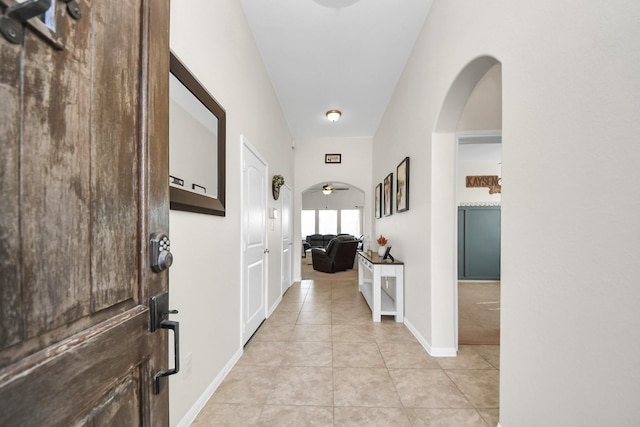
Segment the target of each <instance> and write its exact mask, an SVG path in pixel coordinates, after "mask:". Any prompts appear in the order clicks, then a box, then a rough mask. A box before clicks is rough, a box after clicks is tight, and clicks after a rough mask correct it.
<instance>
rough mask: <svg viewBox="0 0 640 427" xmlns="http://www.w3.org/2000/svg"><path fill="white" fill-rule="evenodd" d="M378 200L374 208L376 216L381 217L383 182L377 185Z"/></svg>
mask: <svg viewBox="0 0 640 427" xmlns="http://www.w3.org/2000/svg"><path fill="white" fill-rule="evenodd" d="M375 197H376V201H375V205H374V209H375V211H376V218H380V217H381V216H382V183H380V184H378V185H376V196H375Z"/></svg>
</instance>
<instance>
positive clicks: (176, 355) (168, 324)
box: [153, 313, 180, 394]
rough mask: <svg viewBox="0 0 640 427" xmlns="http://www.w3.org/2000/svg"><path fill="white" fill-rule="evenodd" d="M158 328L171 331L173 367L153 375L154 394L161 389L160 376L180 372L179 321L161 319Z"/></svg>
mask: <svg viewBox="0 0 640 427" xmlns="http://www.w3.org/2000/svg"><path fill="white" fill-rule="evenodd" d="M167 314H168V313H167ZM160 328H162V329H170V330H172V331H173V360H174V367H173V369H163V370H162V371H158V372H157V373H156V374H155V375H154V376H153V381H154V388H153V391H154V393H155V394H158V393H160V389H161V383H160V381H161V380H162V378H164V377H168V376H169V375H174V374H177V373H178V372H180V323H179V322H176V321H174V320H163V321H162V322H160Z"/></svg>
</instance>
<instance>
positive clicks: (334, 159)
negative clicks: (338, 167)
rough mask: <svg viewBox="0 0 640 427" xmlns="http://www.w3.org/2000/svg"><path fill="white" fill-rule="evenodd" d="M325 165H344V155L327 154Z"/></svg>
mask: <svg viewBox="0 0 640 427" xmlns="http://www.w3.org/2000/svg"><path fill="white" fill-rule="evenodd" d="M324 162H325V163H342V154H325V155H324Z"/></svg>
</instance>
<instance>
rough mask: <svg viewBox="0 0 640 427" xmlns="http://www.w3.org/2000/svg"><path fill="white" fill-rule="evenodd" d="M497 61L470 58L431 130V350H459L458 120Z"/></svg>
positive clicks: (449, 352) (451, 353)
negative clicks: (477, 87) (433, 128)
mask: <svg viewBox="0 0 640 427" xmlns="http://www.w3.org/2000/svg"><path fill="white" fill-rule="evenodd" d="M496 64H499V62H498V61H497V60H496V59H495V58H493V57H489V56H483V57H479V58H476V59H474V60H473V61H471V62H470V63H469V64H467V66H465V67H464V69H463V70H462V71H461V72H460V73H459V74H458V76H457V77H456V79H455V80H454V82H453V83H452V85H451V87H450V89H449V91H448V93H447V95H446V97H445V100H444V103H443V105H442V108H441V110H440V114H439V116H438V119H437V121H436V126H435V130H434V132H433V134H432V153H431V159H432V176H431V182H432V183H433V184H432V188H431V191H432V194H431V196H432V197H431V224H430V229H431V232H432V237H431V280H430V283H431V313H432V318H431V325H432V353H433V354H434V355H439V356H454V355H455V354H456V353H457V349H458V251H457V249H458V242H457V239H458V200H457V199H458V196H457V191H456V183H457V180H458V178H457V149H458V143H457V142H458V130H459V129H458V125H459V123H460V119H461V117H462V115H463V112H464V110H465V106H466V104H467V101H468V100H469V97H470V95H471V94H472V92H473V90H474V88H475V87H476V86H477V85H478V83H479V82H480V81H481V80H482V78H483V77H484V76H485V75H486V74H487V72H488V71H489V70H490V69H491V68H492V67H494V66H495V65H496Z"/></svg>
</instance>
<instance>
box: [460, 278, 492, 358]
mask: <svg viewBox="0 0 640 427" xmlns="http://www.w3.org/2000/svg"><path fill="white" fill-rule="evenodd" d="M458 343H459V344H496V345H497V344H500V282H459V283H458Z"/></svg>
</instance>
